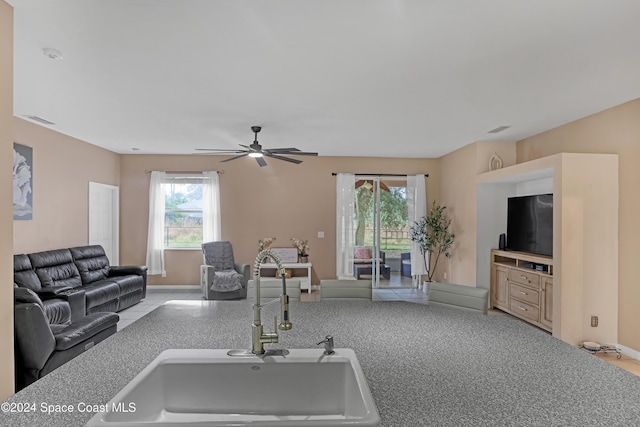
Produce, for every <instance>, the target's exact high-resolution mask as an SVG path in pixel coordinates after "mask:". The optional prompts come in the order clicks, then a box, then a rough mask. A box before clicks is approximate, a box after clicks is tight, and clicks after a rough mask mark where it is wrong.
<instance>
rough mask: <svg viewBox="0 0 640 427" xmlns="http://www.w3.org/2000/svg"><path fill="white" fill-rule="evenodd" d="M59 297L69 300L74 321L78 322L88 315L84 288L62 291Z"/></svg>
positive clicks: (72, 320)
mask: <svg viewBox="0 0 640 427" xmlns="http://www.w3.org/2000/svg"><path fill="white" fill-rule="evenodd" d="M59 298H62V299H64V300H66V301H67V302H69V306H70V307H71V322H72V323H74V322H77V321H78V320H80V319H82V318H83V317H85V316H86V315H87V301H86V296H85V293H84V290H82V289H71V290H69V291H65V292H63V293H61V294H60V295H59Z"/></svg>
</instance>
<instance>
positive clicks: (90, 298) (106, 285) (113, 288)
mask: <svg viewBox="0 0 640 427" xmlns="http://www.w3.org/2000/svg"><path fill="white" fill-rule="evenodd" d="M82 289H83V290H84V293H85V297H86V303H87V312H89V310H90V309H91V308H93V307H96V306H98V305H101V304H104V303H105V302H107V301H111V300H117V299H118V297H119V296H120V287H119V286H118V284H117V283H116V282H114V281H113V280H109V279H107V280H100V281H98V282H94V283H92V284H90V285H88V286H83V287H82ZM116 305H117V304H116Z"/></svg>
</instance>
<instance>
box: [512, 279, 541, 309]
mask: <svg viewBox="0 0 640 427" xmlns="http://www.w3.org/2000/svg"><path fill="white" fill-rule="evenodd" d="M509 292H510V293H509V295H511V296H512V297H513V298H515V299H518V300H520V301H524V302H528V303H531V304H533V305H539V304H540V292H538V291H536V290H533V289H531V288H528V287H526V286H520V285H518V284H516V283H511V287H510V289H509Z"/></svg>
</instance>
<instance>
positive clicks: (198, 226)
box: [162, 179, 203, 248]
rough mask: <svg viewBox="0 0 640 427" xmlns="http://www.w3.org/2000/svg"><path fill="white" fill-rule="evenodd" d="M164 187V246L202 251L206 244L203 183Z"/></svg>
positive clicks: (174, 182) (183, 183)
mask: <svg viewBox="0 0 640 427" xmlns="http://www.w3.org/2000/svg"><path fill="white" fill-rule="evenodd" d="M181 181H186V180H180V179H175V180H173V181H172V182H169V183H163V184H162V190H163V193H164V209H165V210H164V247H165V248H199V247H200V245H201V244H202V187H203V185H202V180H199V182H189V183H186V182H181Z"/></svg>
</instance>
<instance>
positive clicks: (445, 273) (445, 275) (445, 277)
mask: <svg viewBox="0 0 640 427" xmlns="http://www.w3.org/2000/svg"><path fill="white" fill-rule="evenodd" d="M444 280H447V272H446V271H445V272H444Z"/></svg>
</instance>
